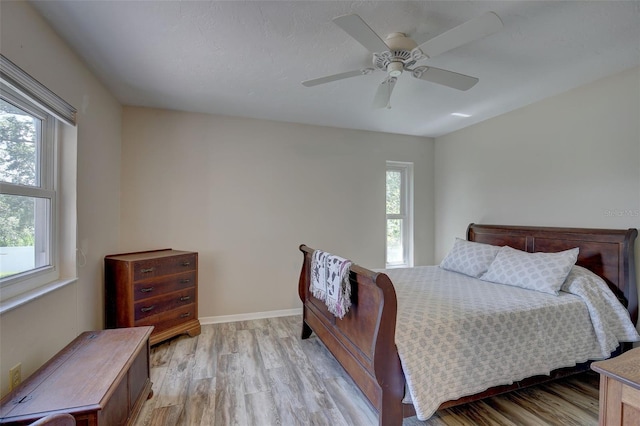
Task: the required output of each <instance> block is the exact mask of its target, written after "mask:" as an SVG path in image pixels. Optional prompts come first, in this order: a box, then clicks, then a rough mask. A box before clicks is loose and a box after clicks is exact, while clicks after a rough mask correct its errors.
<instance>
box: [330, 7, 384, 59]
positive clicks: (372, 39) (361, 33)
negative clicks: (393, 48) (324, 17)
mask: <svg viewBox="0 0 640 426" xmlns="http://www.w3.org/2000/svg"><path fill="white" fill-rule="evenodd" d="M333 22H335V24H336V25H337V26H339V27H340V28H342V29H343V30H344V31H345V32H346V33H347V34H349V35H350V36H351V37H353V38H355V39H356V41H357V42H358V43H360V44H361V45H363V46H364V47H365V48H367V49H368V50H369V51H370V52H371V53H379V52H386V51H387V50H389V47H388V46H387V45H386V43H385V42H384V41H382V39H381V38H380V37H379V36H378V34H376V33H375V32H374V31H373V30H372V29H371V28H370V27H369V25H367V23H366V22H364V21H363V20H362V18H361V17H360V16H358V15H355V14H353V15H345V16H338V17H337V18H334V19H333Z"/></svg>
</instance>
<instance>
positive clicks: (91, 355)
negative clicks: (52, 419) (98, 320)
mask: <svg viewBox="0 0 640 426" xmlns="http://www.w3.org/2000/svg"><path fill="white" fill-rule="evenodd" d="M152 331H153V327H133V328H119V329H115V330H103V331H88V332H85V333H82V334H81V335H80V336H78V337H77V338H76V339H75V340H74V341H73V342H71V343H70V344H69V345H67V346H66V347H65V348H64V349H62V350H61V351H60V352H59V353H58V354H57V355H56V356H54V357H53V358H51V359H50V360H49V361H48V362H47V363H46V364H45V365H43V366H42V367H41V368H40V369H38V370H37V371H36V372H35V373H33V374H32V375H31V376H30V377H29V378H28V379H27V380H25V381H24V382H23V383H22V384H20V386H18V387H17V388H16V389H14V390H13V391H12V392H10V393H9V394H7V395H6V396H5V397H4V398H2V401H0V423H1V424H11V425H26V424H29V423H31V422H34V421H36V420H38V419H40V418H42V417H45V416H47V415H50V414H55V413H69V414H71V415H73V416H74V417H75V419H76V422H77V424H78V425H80V426H113V425H130V424H133V423H134V421H135V419H136V417H137V415H138V413H139V412H140V410H141V409H142V404H143V403H144V401H145V400H147V399H148V398H150V397H151V396H152V394H153V392H152V390H151V380H150V376H149V336H150V335H151V332H152Z"/></svg>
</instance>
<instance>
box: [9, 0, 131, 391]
mask: <svg viewBox="0 0 640 426" xmlns="http://www.w3.org/2000/svg"><path fill="white" fill-rule="evenodd" d="M0 19H1V21H0V49H1V51H2V54H3V55H5V56H6V57H7V58H9V59H10V60H11V61H13V62H14V63H15V64H17V65H18V66H20V67H21V68H22V69H24V70H25V71H26V72H28V73H29V74H31V75H32V76H33V77H34V78H36V79H37V80H39V81H40V82H41V83H43V84H44V85H46V86H47V87H49V88H50V89H51V90H53V91H54V92H55V93H56V94H58V95H59V96H61V97H62V98H63V99H65V100H66V101H68V102H69V103H71V104H72V105H73V106H75V107H76V108H77V109H78V127H77V131H74V132H65V133H74V138H75V141H76V143H77V159H78V165H77V177H76V179H73V177H72V179H71V181H74V180H75V181H77V194H76V198H77V220H78V227H77V238H78V241H79V247H80V248H82V249H83V251H84V252H85V256H86V261H85V262H84V263H83V264H82V265H80V267H79V268H78V277H79V279H78V281H77V282H76V283H75V284H72V285H69V286H67V287H64V288H62V289H59V290H56V291H54V292H53V293H50V294H48V295H46V296H44V297H42V298H40V299H37V300H35V301H33V302H30V303H28V304H26V305H23V306H21V307H18V308H16V309H14V310H11V311H9V312H7V313H5V314H3V315H2V316H1V317H0V383H1V393H2V394H5V393H6V392H7V390H8V383H7V379H8V371H9V368H11V367H13V366H14V365H15V364H17V363H18V362H21V363H22V374H23V377H25V376H27V375H29V374H31V373H32V372H33V371H35V369H37V368H38V367H39V366H40V365H41V364H43V363H44V362H45V361H46V360H47V359H49V358H50V357H51V356H52V355H53V354H55V353H56V352H57V351H58V350H60V349H61V348H62V347H64V346H65V345H66V344H67V343H69V342H70V341H71V340H72V339H73V338H75V336H76V335H77V334H79V333H80V332H82V331H84V330H89V329H100V328H102V327H103V319H102V318H103V308H102V306H103V300H102V293H103V290H102V263H103V261H102V258H103V257H104V255H106V254H108V253H111V252H115V251H117V250H118V229H119V221H120V216H119V212H120V200H119V191H120V173H119V171H120V142H121V113H122V110H121V107H120V105H119V104H118V102H117V101H116V100H115V99H114V98H113V97H112V96H111V95H110V94H109V93H108V92H107V91H106V90H105V88H104V87H103V86H102V85H101V83H100V82H99V81H98V80H97V79H96V78H95V77H94V76H93V75H92V74H91V72H90V71H89V70H88V69H87V68H86V67H85V66H84V64H83V63H82V62H81V61H80V60H79V59H78V58H77V57H76V56H75V54H73V53H72V52H71V51H70V50H69V49H68V47H67V46H66V44H65V43H64V42H63V41H62V40H61V39H60V38H59V37H58V36H57V35H56V34H55V33H54V32H53V31H52V30H51V29H50V27H49V26H48V25H47V24H46V23H45V22H44V21H43V20H42V19H41V17H40V16H39V15H38V14H37V13H36V12H35V11H34V10H33V9H32V7H31V6H30V5H29V4H28V3H26V2H22V1H21V2H13V1H2V2H0ZM66 148H69V146H65V147H63V150H64V149H66ZM72 149H73V148H72ZM73 155H74V153H69V152H67V153H65V157H67V158H68V157H69V156H73ZM69 196H70V197H71V198H73V195H69ZM65 199H67V196H65ZM67 219H68V217H66V218H64V222H65V226H68V220H67ZM66 272H67V273H69V271H66ZM70 273H71V274H73V273H74V271H71V272H70Z"/></svg>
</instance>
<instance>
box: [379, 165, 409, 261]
mask: <svg viewBox="0 0 640 426" xmlns="http://www.w3.org/2000/svg"><path fill="white" fill-rule="evenodd" d="M386 189H387V191H386V192H387V197H386V213H387V239H386V266H387V268H394V267H410V266H413V200H412V199H413V163H401V162H397V161H387V179H386Z"/></svg>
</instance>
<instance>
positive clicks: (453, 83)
mask: <svg viewBox="0 0 640 426" xmlns="http://www.w3.org/2000/svg"><path fill="white" fill-rule="evenodd" d="M413 76H414V77H415V78H419V79H421V80H426V81H430V82H432V83H437V84H441V85H443V86H447V87H451V88H453V89H458V90H469V89H471V88H472V87H473V86H475V85H476V83H477V82H478V81H479V80H478V79H477V78H475V77H471V76H468V75H464V74H459V73H457V72H453V71H447V70H442V69H440V68H433V67H418V68H416V69H414V70H413Z"/></svg>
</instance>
